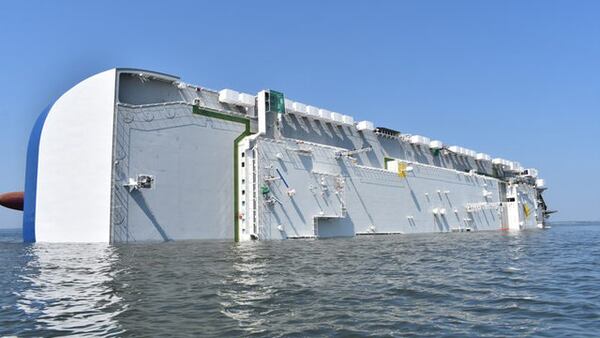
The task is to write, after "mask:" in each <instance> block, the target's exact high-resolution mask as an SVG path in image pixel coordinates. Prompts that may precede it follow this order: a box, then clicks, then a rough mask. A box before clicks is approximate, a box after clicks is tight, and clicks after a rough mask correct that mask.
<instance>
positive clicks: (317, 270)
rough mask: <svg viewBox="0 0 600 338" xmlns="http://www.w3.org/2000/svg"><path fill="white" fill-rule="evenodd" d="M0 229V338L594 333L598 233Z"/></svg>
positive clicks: (599, 309) (598, 331) (598, 302)
mask: <svg viewBox="0 0 600 338" xmlns="http://www.w3.org/2000/svg"><path fill="white" fill-rule="evenodd" d="M20 241H21V240H20V233H19V232H18V231H6V230H3V231H1V232H0V336H4V335H9V336H23V337H27V336H43V337H50V336H62V335H74V336H136V337H150V336H163V337H167V336H175V337H178V336H182V337H185V336H189V337H197V336H221V337H241V336H253V337H263V336H264V337H277V336H285V337H287V336H289V337H304V336H327V337H329V336H340V337H347V336H382V337H385V336H423V337H442V336H449V337H452V336H453V337H469V336H478V337H481V336H490V337H510V336H518V337H522V336H547V337H565V336H574V337H586V336H590V337H594V336H595V337H598V336H600V225H585V226H583V225H575V224H571V225H560V226H554V227H553V228H552V229H549V230H532V231H525V232H519V233H507V232H499V231H498V232H474V233H451V234H426V235H410V236H409V235H407V236H373V237H358V238H348V239H328V240H290V241H276V242H251V243H241V244H234V243H231V242H215V241H189V242H169V243H155V244H134V245H100V244H35V245H26V244H22V243H21V242H20Z"/></svg>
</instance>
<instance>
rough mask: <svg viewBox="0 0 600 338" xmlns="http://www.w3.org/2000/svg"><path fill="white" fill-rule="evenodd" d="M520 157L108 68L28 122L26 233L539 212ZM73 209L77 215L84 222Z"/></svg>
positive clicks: (325, 231)
mask: <svg viewBox="0 0 600 338" xmlns="http://www.w3.org/2000/svg"><path fill="white" fill-rule="evenodd" d="M542 191H543V181H542V180H539V179H538V178H537V171H536V170H532V169H528V170H525V169H523V168H522V167H521V166H520V165H519V164H518V163H516V162H510V161H506V160H502V159H494V160H492V159H491V158H490V157H489V156H487V155H485V154H481V153H479V154H478V153H475V152H473V151H470V150H468V149H464V148H461V147H457V146H445V145H443V143H442V142H439V141H431V140H429V139H428V138H425V137H422V136H417V135H409V134H404V133H399V132H396V131H393V130H390V129H386V128H375V127H374V126H373V125H372V124H371V123H369V122H367V121H363V122H359V123H355V122H354V121H353V119H352V118H351V117H349V116H346V115H341V114H337V113H332V112H329V111H327V110H324V109H320V110H319V109H317V108H315V107H311V106H308V107H306V106H305V105H303V104H301V103H298V102H292V101H289V100H285V101H284V99H283V95H281V94H280V93H277V92H273V91H262V92H260V93H258V94H257V95H256V96H254V95H247V94H239V93H237V92H234V91H230V90H224V91H221V92H216V91H212V90H207V89H202V88H199V87H195V86H191V85H188V84H185V83H182V82H181V81H180V80H179V79H178V78H176V77H173V76H168V75H164V74H159V73H153V72H145V71H139V70H128V69H114V70H110V71H107V72H104V73H101V74H99V75H96V76H94V77H92V78H90V79H88V80H85V81H84V82H82V83H81V84H79V85H77V86H76V87H74V88H73V89H71V90H70V91H69V92H67V93H66V94H65V95H63V97H61V98H60V99H59V100H58V101H57V102H56V103H55V104H53V105H52V106H50V108H49V109H48V111H47V113H46V114H43V115H42V117H41V118H40V121H38V124H37V127H36V128H34V132H33V133H32V137H31V141H30V147H29V153H28V164H27V183H26V191H25V214H24V236H25V239H26V240H27V241H50V242H134V241H163V240H164V241H166V240H189V239H231V240H235V241H243V240H252V239H259V240H263V239H292V238H324V237H339V236H355V235H373V234H409V233H425V232H453V231H481V230H501V229H506V230H521V229H527V228H537V227H540V226H541V227H543V226H544V217H545V216H546V215H545V212H546V205H545V203H544V201H543V198H542V195H541V193H542ZM82 220H85V221H83V222H82Z"/></svg>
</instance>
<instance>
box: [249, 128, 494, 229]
mask: <svg viewBox="0 0 600 338" xmlns="http://www.w3.org/2000/svg"><path fill="white" fill-rule="evenodd" d="M340 151H343V150H341V149H335V148H331V147H324V146H320V145H317V144H306V143H302V142H301V141H297V140H296V141H293V140H285V141H280V142H277V141H273V140H261V141H258V142H257V143H256V145H255V147H254V148H253V150H252V152H253V153H254V156H256V157H255V160H256V162H257V164H258V165H257V177H258V186H259V188H258V190H259V191H258V194H256V195H257V200H258V203H257V211H258V219H257V223H258V224H257V227H256V228H257V230H256V232H257V234H258V238H265V239H272V238H277V239H279V238H304V237H336V236H353V235H355V234H364V235H367V234H406V233H420V232H448V231H476V230H492V229H500V228H502V219H501V212H502V209H501V204H500V200H499V197H500V194H499V187H498V184H499V181H498V180H497V179H494V178H490V177H486V176H483V175H477V174H469V173H465V172H457V171H455V170H449V169H441V168H436V167H433V166H429V165H423V164H419V163H411V166H412V169H411V170H410V172H407V173H406V174H405V175H399V174H398V172H397V170H394V171H392V170H389V169H385V168H376V167H371V166H366V165H364V164H358V161H355V160H354V159H351V158H348V157H345V156H339V157H336V153H337V152H340ZM252 230H253V229H252ZM246 231H250V229H247V230H246Z"/></svg>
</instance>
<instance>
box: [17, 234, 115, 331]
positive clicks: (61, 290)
mask: <svg viewBox="0 0 600 338" xmlns="http://www.w3.org/2000/svg"><path fill="white" fill-rule="evenodd" d="M23 259H24V263H25V264H24V266H23V267H22V269H23V270H22V273H21V274H20V275H19V276H17V278H18V280H17V281H16V283H17V285H22V286H23V287H22V288H21V289H20V290H18V291H16V292H15V294H14V296H15V298H16V302H15V310H17V311H18V312H21V313H22V314H23V316H24V318H27V320H28V321H35V324H36V325H35V330H36V331H35V332H36V335H37V334H40V335H43V336H45V335H54V334H66V333H70V332H78V333H81V334H85V333H88V334H96V335H113V334H118V333H122V332H123V331H122V329H121V328H120V326H119V324H118V321H117V320H116V319H115V318H116V317H117V316H118V315H119V314H120V313H122V312H123V311H124V310H125V308H126V304H124V303H123V302H121V298H120V297H119V295H118V293H116V292H115V289H114V284H113V281H114V280H115V277H116V275H117V273H118V269H117V268H115V266H114V264H115V262H117V261H118V259H119V257H118V253H117V252H116V250H115V248H114V247H111V246H108V245H102V244H86V245H70V246H63V245H50V244H36V245H31V246H27V247H26V248H25V249H24V257H23Z"/></svg>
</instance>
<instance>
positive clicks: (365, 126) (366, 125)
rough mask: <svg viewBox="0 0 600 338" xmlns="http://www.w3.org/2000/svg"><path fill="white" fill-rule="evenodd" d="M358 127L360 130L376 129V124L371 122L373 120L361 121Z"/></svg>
mask: <svg viewBox="0 0 600 338" xmlns="http://www.w3.org/2000/svg"><path fill="white" fill-rule="evenodd" d="M356 129H358V130H360V131H362V130H375V125H373V122H371V121H360V122H358V124H357V125H356Z"/></svg>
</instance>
